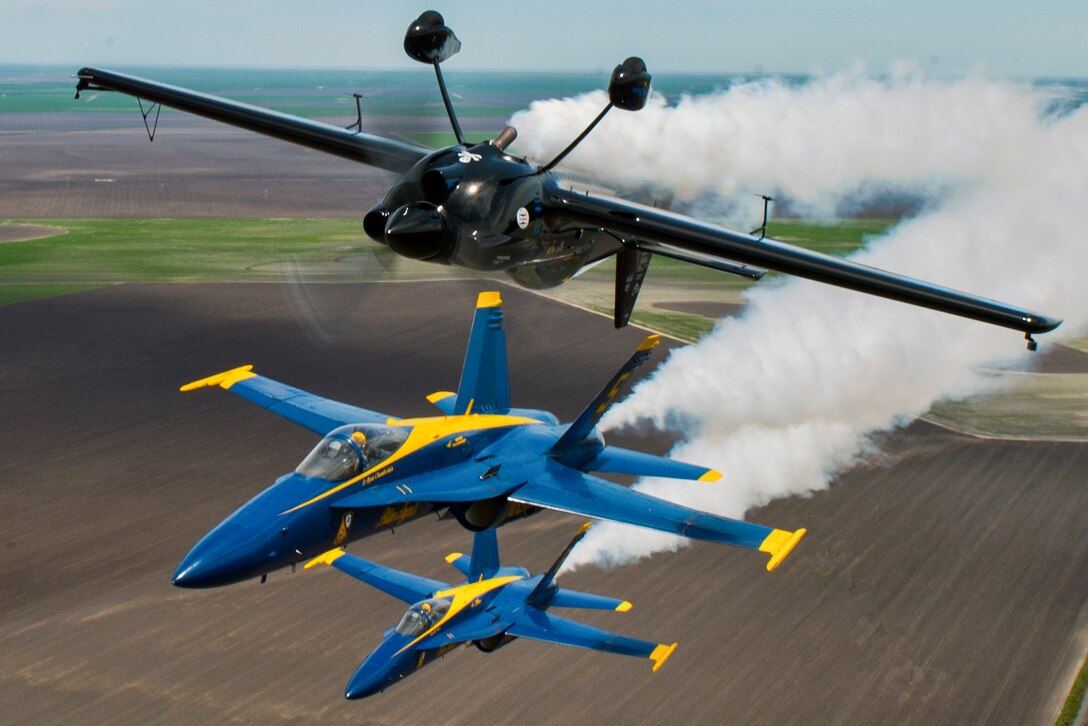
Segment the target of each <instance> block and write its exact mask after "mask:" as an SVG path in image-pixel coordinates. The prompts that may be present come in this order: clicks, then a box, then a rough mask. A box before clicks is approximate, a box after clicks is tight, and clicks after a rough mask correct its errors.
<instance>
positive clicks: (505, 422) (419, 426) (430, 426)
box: [281, 414, 540, 514]
mask: <svg viewBox="0 0 1088 726" xmlns="http://www.w3.org/2000/svg"><path fill="white" fill-rule="evenodd" d="M386 423H387V424H388V425H389V426H405V427H409V426H410V427H412V431H411V432H410V433H409V434H408V438H407V439H406V440H405V442H404V443H403V444H402V445H401V447H400V448H399V449H397V450H396V451H394V452H393V453H392V454H391V455H390V456H389V458H387V459H385V461H382V462H381V463H380V464H377V465H376V466H372V467H371V468H369V469H367V470H366V471H364V472H362V473H361V474H359V475H358V476H356V477H354V478H352V479H348V480H347V481H345V482H341V483H340V484H337V485H336V486H334V487H332V488H331V489H328V490H326V491H324V492H322V493H321V494H318V495H317V496H316V497H313V498H312V499H308V500H306V501H305V502H303V503H301V504H299V505H297V506H295V507H292V508H291V509H288V510H286V511H284V512H281V514H290V513H291V512H294V511H297V510H299V509H302V508H303V507H308V506H310V505H311V504H313V503H314V502H318V501H321V500H322V499H325V498H327V497H330V496H332V495H333V494H336V493H337V492H339V491H343V490H344V489H346V488H347V487H349V486H351V485H353V484H359V483H360V482H361V483H363V484H367V483H369V482H371V481H374V480H375V479H377V478H379V477H377V476H376V475H375V472H377V471H378V470H380V469H384V468H385V467H389V471H392V468H393V467H392V466H390V464H393V463H394V462H396V461H399V460H400V459H403V458H405V457H406V456H409V455H411V454H414V453H416V452H417V451H420V450H421V449H423V448H425V447H427V446H429V445H430V444H433V443H434V442H435V441H437V440H438V439H444V438H446V437H448V436H453V435H455V434H463V433H470V432H473V431H484V430H487V429H497V428H504V427H508V426H527V425H529V424H540V421H537V420H536V419H531V418H524V417H522V416H502V415H499V414H473V415H468V416H430V417H427V418H406V419H395V418H391V419H389V420H388V421H386ZM381 473H382V475H383V476H384V475H385V474H386V473H388V472H384V471H383V472H381Z"/></svg>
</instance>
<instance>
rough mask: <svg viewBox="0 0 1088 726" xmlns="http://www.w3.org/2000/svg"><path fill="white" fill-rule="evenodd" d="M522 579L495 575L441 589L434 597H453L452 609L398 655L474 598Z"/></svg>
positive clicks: (442, 623)
mask: <svg viewBox="0 0 1088 726" xmlns="http://www.w3.org/2000/svg"><path fill="white" fill-rule="evenodd" d="M520 579H522V577H521V575H508V576H506V577H493V578H491V579H490V580H480V581H479V582H470V583H468V584H465V585H459V586H457V587H451V588H450V589H449V590H439V591H438V592H436V593H435V594H434V595H433V596H432V597H434V598H436V599H442V598H445V597H450V596H452V597H453V602H451V603H450V609H449V610H447V611H446V614H445V615H443V616H442V619H441V620H439V621H438V622H437V623H435V624H434V625H432V626H431V627H429V628H428V629H427V630H425V631H423V632H422V633H420V634H419V636H418V637H417V638H416V639H415V640H413V641H412V642H411V643H409V644H408V645H406V646H404V647H403V648H401V649H400V650H398V651H397V652H396V655H399V654H401V653H403V652H404V651H406V650H408V649H409V648H411V647H412V646H413V645H415V644H416V643H418V642H419V641H421V640H423V639H424V638H426V637H427V636H429V635H432V634H434V633H435V632H437V631H438V629H439V628H441V627H442V626H443V625H444V624H445V623H446V621H447V620H449V619H450V618H452V617H453V616H454V615H456V614H457V613H459V612H461V611H462V610H464V609H465V608H466V607H468V606H469V605H470V604H471V603H472V602H473V601H474V600H476V599H478V598H479V597H481V596H483V595H485V594H487V593H489V592H491V591H492V590H496V589H498V588H500V587H503V586H504V585H509V584H510V583H511V582H514V581H515V580H520Z"/></svg>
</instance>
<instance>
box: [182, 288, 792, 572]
mask: <svg viewBox="0 0 1088 726" xmlns="http://www.w3.org/2000/svg"><path fill="white" fill-rule="evenodd" d="M657 343H658V337H657V336H656V335H654V336H650V337H649V338H647V339H646V340H645V341H644V342H643V343H642V345H640V346H639V348H638V350H636V351H635V353H634V355H632V356H631V358H630V359H629V360H628V361H627V362H626V363H625V364H624V366H623V367H622V368H621V369H620V370H619V371H618V372H617V373H616V374H615V376H613V378H612V379H611V380H610V381H609V382H608V383H607V384H606V385H605V386H604V388H603V389H602V390H601V392H600V393H599V394H598V395H597V397H596V398H594V400H593V401H592V402H590V404H589V406H587V407H586V409H585V411H583V413H582V414H581V415H580V416H579V417H578V418H577V419H575V420H574V422H572V423H570V424H560V423H559V421H558V419H557V418H556V417H555V416H554V415H552V414H551V413H548V412H547V411H542V410H537V409H521V408H513V407H511V405H510V388H509V383H508V376H507V365H506V338H505V333H504V332H503V328H502V308H501V300H500V299H499V294H498V293H495V292H485V293H481V294H480V295H479V298H478V300H477V307H476V312H475V316H474V318H473V323H472V331H471V334H470V337H469V345H468V351H467V353H466V355H465V363H464V368H463V370H462V373H461V382H460V385H459V386H458V390H457V392H456V393H454V392H446V391H444V392H438V393H434V394H431V395H430V396H428V397H427V398H428V400H430V401H431V402H432V403H433V404H435V405H436V406H437V407H438V408H439V409H440V411H441V415H439V416H434V417H427V418H415V419H400V418H396V417H394V416H390V415H388V414H385V413H378V412H376V411H371V410H367V409H364V408H358V407H356V406H351V405H348V404H345V403H339V402H337V401H332V400H329V399H326V398H321V397H320V396H316V395H314V394H312V393H307V392H305V391H302V390H299V389H297V388H293V387H291V386H288V385H285V384H283V383H279V382H277V381H273V380H271V379H269V378H265V377H263V376H259V375H257V374H256V373H254V372H253V370H252V366H243V367H240V368H235V369H232V370H229V371H225V372H223V373H219V374H216V375H214V376H209V377H207V378H203V379H200V380H198V381H194V382H192V383H189V384H187V385H185V386H182V390H183V391H189V390H194V389H197V388H203V387H208V386H219V387H221V388H224V389H226V390H229V391H230V392H231V393H235V394H238V395H240V396H242V397H243V398H245V399H247V400H249V401H251V402H252V403H255V404H257V405H258V406H261V407H263V408H266V409H268V410H269V411H271V412H273V413H275V414H278V415H280V416H282V417H284V418H286V419H288V420H290V421H293V422H294V423H296V424H299V425H300V426H303V427H305V428H307V429H309V430H311V431H313V432H315V433H317V434H320V435H322V436H323V438H322V439H321V441H319V442H318V444H317V445H316V446H315V447H314V449H313V450H312V451H311V452H310V453H309V454H308V455H307V456H306V457H305V458H304V459H303V460H302V463H300V464H299V465H298V467H297V468H296V469H295V471H293V472H291V473H289V474H285V475H283V476H282V477H280V478H279V479H278V480H277V481H276V482H275V483H274V484H273V485H272V486H270V487H269V488H268V489H266V490H265V491H263V492H261V493H260V494H258V495H257V496H256V497H254V498H253V499H251V500H250V501H249V502H247V503H246V504H245V505H243V506H242V507H240V508H239V509H238V510H237V511H235V512H234V513H233V514H231V515H230V516H229V517H227V518H226V519H224V520H223V521H222V522H221V523H220V524H219V525H218V526H216V527H215V528H214V529H213V530H212V531H210V532H209V533H208V534H207V535H205V536H204V538H203V539H201V540H200V541H199V542H198V543H197V544H196V546H195V547H193V549H192V551H190V552H189V554H188V555H187V556H186V557H185V559H184V560H183V561H182V562H181V564H180V565H179V566H178V568H177V572H176V573H175V575H174V584H176V585H179V586H182V587H212V586H217V585H226V584H230V583H233V582H238V581H241V580H245V579H248V578H251V577H256V576H263V575H265V574H266V573H268V572H271V571H272V570H276V569H278V568H280V567H284V566H286V565H294V564H297V563H298V562H301V561H303V560H306V559H309V558H312V557H314V556H316V555H318V554H320V553H321V552H324V551H326V550H328V549H329V548H330V547H334V546H339V545H341V544H344V543H346V542H350V541H353V540H356V539H359V538H361V537H365V536H367V535H370V534H373V533H375V532H379V531H385V530H388V529H391V528H393V527H395V526H397V525H399V524H401V523H404V522H408V521H410V520H413V519H417V518H419V517H422V516H424V515H426V514H428V513H431V512H435V511H444V512H448V513H449V514H451V515H452V516H453V517H455V518H456V519H457V520H458V521H459V522H461V524H463V525H464V526H465V527H467V528H469V529H471V530H483V529H488V528H492V527H497V526H500V525H502V524H504V523H506V522H509V521H511V520H514V519H518V518H521V517H525V516H528V515H530V514H533V513H535V512H538V511H540V510H541V509H555V510H559V511H564V512H570V513H574V514H579V515H583V516H587V517H593V518H598V519H608V520H614V521H617V522H623V523H626V524H632V525H636V526H640V527H649V528H652V529H657V530H661V531H663V532H670V533H673V534H678V535H683V536H685V537H691V538H693V539H702V540H708V541H712V542H721V543H725V544H731V545H736V546H739V547H746V548H750V549H756V550H759V551H761V552H764V553H767V554H768V555H770V559H769V560H768V562H767V569H769V570H770V569H774V567H776V566H777V565H778V563H779V562H781V561H782V559H783V558H784V557H785V556H786V555H787V554H788V553H789V552H790V551H791V550H792V549H793V547H794V546H795V545H796V544H797V542H798V541H799V540H800V538H801V537H802V536H803V535H804V532H805V530H804V529H798V530H796V531H788V530H781V529H774V528H771V527H765V526H763V525H760V524H754V523H751V522H743V521H739V520H734V519H729V518H727V517H720V516H716V515H712V514H708V513H705V512H700V511H698V510H694V509H691V508H688V507H683V506H680V505H677V504H673V503H671V502H666V501H664V500H661V499H657V498H655V497H651V496H649V495H646V494H642V493H640V492H637V491H634V490H632V489H628V488H626V487H623V486H620V485H619V484H614V483H611V482H608V481H605V480H603V479H600V478H598V477H596V476H593V475H592V474H591V473H590V472H604V473H616V474H629V475H634V476H660V477H670V478H675V479H688V480H692V481H701V482H713V481H716V480H717V479H718V478H720V474H718V472H716V471H713V470H711V469H707V468H705V467H701V466H695V465H693V464H685V463H682V462H678V461H673V460H671V459H667V458H663V457H660V456H654V455H651V454H645V453H642V452H639V451H632V450H629V449H624V448H620V447H617V446H608V445H606V444H605V442H604V437H603V436H602V435H601V434H600V432H599V431H598V430H597V423H598V421H599V420H600V418H601V416H603V415H604V412H605V411H606V410H607V409H608V407H609V406H610V405H611V404H612V402H613V401H614V400H616V399H617V397H618V396H619V394H620V391H621V390H622V389H623V387H624V384H625V382H626V381H627V379H628V378H629V376H630V374H631V372H632V371H633V370H634V369H635V368H636V367H638V366H639V365H641V364H642V363H643V362H644V361H645V360H646V359H647V358H648V357H649V355H650V351H651V350H652V349H653V348H654V346H656V345H657Z"/></svg>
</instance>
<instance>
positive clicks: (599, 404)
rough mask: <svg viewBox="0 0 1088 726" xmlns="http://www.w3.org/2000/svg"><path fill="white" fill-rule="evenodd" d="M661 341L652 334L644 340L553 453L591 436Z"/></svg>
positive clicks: (576, 420)
mask: <svg viewBox="0 0 1088 726" xmlns="http://www.w3.org/2000/svg"><path fill="white" fill-rule="evenodd" d="M660 342H661V336H659V335H651V336H649V337H648V338H646V340H644V341H642V345H640V346H639V347H638V350H636V351H635V353H634V355H632V356H631V357H630V358H628V359H627V362H626V363H624V365H623V368H620V369H619V371H617V372H616V375H614V376H612V380H610V381H609V382H608V384H607V385H606V386H605V387H604V388H602V389H601V392H600V393H598V394H597V397H596V398H594V399H593V401H592V402H591V403H590V404H589V406H587V407H586V410H585V411H582V415H580V416H579V417H578V418H577V419H575V420H574V423H572V424H571V425H570V428H568V429H567V430H566V432H565V433H564V434H563V435H562V436H561V437H560V438H559V440H558V441H556V442H555V446H553V447H552V453H553V454H563V453H566V452H568V451H570V450H572V449H575V448H577V446H578V444H580V443H582V442H583V441H584V440H585V439H586V437H587V436H589V434H590V432H591V431H593V429H594V428H596V426H597V423H598V422H599V421H600V420H601V417H602V416H604V413H605V411H607V410H608V408H609V406H611V405H612V403H613V401H615V400H616V398H618V397H619V395H620V392H621V391H622V390H623V388H624V383H626V381H627V379H628V378H630V377H631V374H632V373H633V372H634V371H635V369H636V368H638V367H639V366H640V365H642V364H643V363H645V362H646V359H647V358H649V357H650V351H652V350H653V349H654V348H655V347H657V344H658V343H660Z"/></svg>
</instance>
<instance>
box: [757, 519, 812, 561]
mask: <svg viewBox="0 0 1088 726" xmlns="http://www.w3.org/2000/svg"><path fill="white" fill-rule="evenodd" d="M807 531H808V530H807V529H804V528H802V529H799V530H797V531H796V532H790V531H788V530H785V529H776V530H773V531H772V532H771V533H770V534H769V535H767V536H766V538H764V540H763V542H761V543H760V545H759V551H760V552H766V553H768V554H769V555H770V556H771V559H770V560H769V561H768V562H767V572H770V571H771V570H773V569H774V568H776V567H778V566H779V565H780V564H781V563H782V560H784V559H786V555H788V554H789V553H790V552H792V551H793V548H794V547H796V546H797V543H798V542H800V541H801V538H802V537H804V536H805V532H807Z"/></svg>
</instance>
